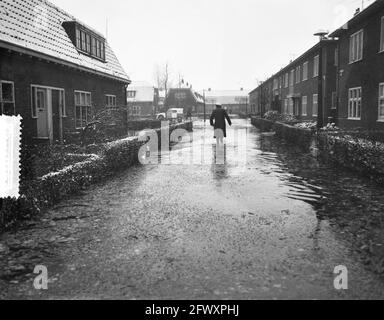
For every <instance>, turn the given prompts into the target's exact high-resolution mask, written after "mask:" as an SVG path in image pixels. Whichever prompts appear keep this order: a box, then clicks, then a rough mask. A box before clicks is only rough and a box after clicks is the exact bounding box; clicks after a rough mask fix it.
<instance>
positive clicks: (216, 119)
mask: <svg viewBox="0 0 384 320" xmlns="http://www.w3.org/2000/svg"><path fill="white" fill-rule="evenodd" d="M225 120H227V121H228V124H229V125H230V126H232V121H231V118H230V117H229V115H228V113H227V111H225V110H224V109H223V107H222V106H221V105H220V104H218V105H216V109H215V110H213V112H212V115H211V120H210V122H211V126H212V127H214V128H215V139H216V140H217V144H218V145H220V144H223V143H224V138H226V137H227V124H226V122H225Z"/></svg>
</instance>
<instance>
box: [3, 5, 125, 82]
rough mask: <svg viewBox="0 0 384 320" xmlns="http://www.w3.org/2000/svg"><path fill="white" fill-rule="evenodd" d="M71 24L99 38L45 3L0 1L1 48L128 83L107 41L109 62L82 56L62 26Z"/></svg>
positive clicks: (74, 19)
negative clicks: (34, 55)
mask: <svg viewBox="0 0 384 320" xmlns="http://www.w3.org/2000/svg"><path fill="white" fill-rule="evenodd" d="M68 21H72V22H73V21H77V22H78V23H79V24H81V25H83V26H84V27H86V28H88V29H89V30H91V31H92V32H95V33H96V34H98V35H100V33H98V32H97V31H94V30H93V29H91V28H89V27H88V26H86V25H85V24H84V23H81V22H79V21H78V20H77V19H76V18H75V17H73V16H71V15H70V14H68V13H66V12H65V11H63V10H61V9H60V8H58V7H56V6H55V5H53V4H52V3H50V2H48V1H46V0H1V2H0V26H1V28H0V47H1V46H4V44H10V45H12V46H15V47H16V49H19V48H21V49H24V50H28V52H29V53H30V54H31V55H33V54H35V53H40V54H43V55H45V56H49V57H51V58H53V59H55V61H56V60H59V61H60V62H65V63H70V64H71V65H76V66H78V67H81V68H85V69H87V70H89V71H90V72H92V71H93V72H95V73H101V74H105V75H107V76H110V77H113V78H117V79H119V80H123V81H127V82H129V77H128V75H127V74H126V73H125V71H124V69H123V68H122V66H121V65H120V62H119V61H118V59H117V58H116V56H115V54H114V53H113V51H112V49H111V48H110V47H109V45H108V43H107V41H106V43H105V55H106V62H103V61H99V60H97V59H94V58H91V57H88V56H86V55H84V54H82V53H80V52H79V51H78V50H77V49H76V47H75V45H74V44H73V43H72V41H71V39H70V38H69V36H68V34H67V33H66V31H65V30H64V28H63V26H62V24H63V22H68ZM41 22H43V23H41ZM43 26H44V27H43ZM16 49H15V50H16Z"/></svg>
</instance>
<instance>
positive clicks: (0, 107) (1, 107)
mask: <svg viewBox="0 0 384 320" xmlns="http://www.w3.org/2000/svg"><path fill="white" fill-rule="evenodd" d="M3 83H4V84H10V85H12V101H8V100H7V101H3ZM5 103H7V104H13V114H12V115H16V97H15V82H14V81H8V80H0V114H2V115H4V104H5Z"/></svg>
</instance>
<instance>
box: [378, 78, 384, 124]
mask: <svg viewBox="0 0 384 320" xmlns="http://www.w3.org/2000/svg"><path fill="white" fill-rule="evenodd" d="M379 120H380V121H384V83H380V86H379Z"/></svg>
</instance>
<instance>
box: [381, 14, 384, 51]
mask: <svg viewBox="0 0 384 320" xmlns="http://www.w3.org/2000/svg"><path fill="white" fill-rule="evenodd" d="M380 52H384V17H381V25H380Z"/></svg>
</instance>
